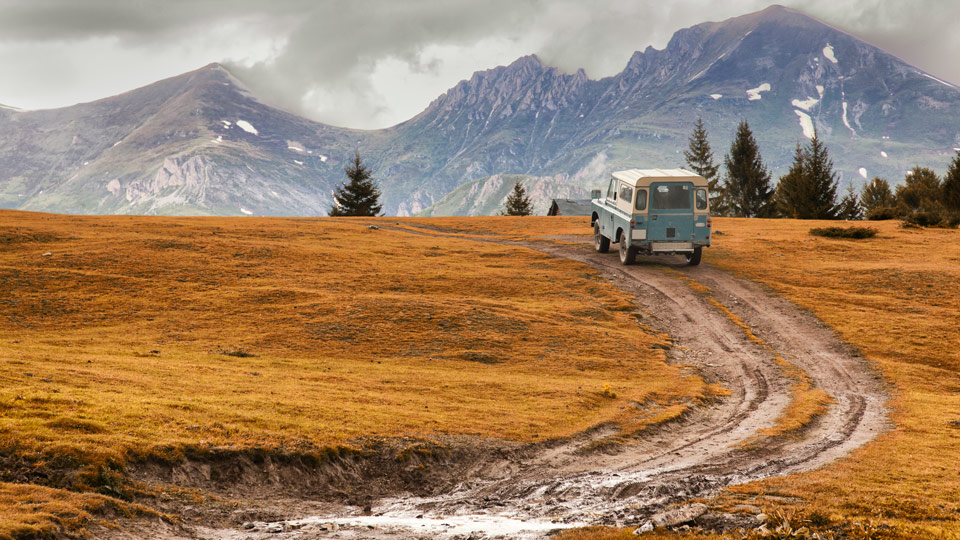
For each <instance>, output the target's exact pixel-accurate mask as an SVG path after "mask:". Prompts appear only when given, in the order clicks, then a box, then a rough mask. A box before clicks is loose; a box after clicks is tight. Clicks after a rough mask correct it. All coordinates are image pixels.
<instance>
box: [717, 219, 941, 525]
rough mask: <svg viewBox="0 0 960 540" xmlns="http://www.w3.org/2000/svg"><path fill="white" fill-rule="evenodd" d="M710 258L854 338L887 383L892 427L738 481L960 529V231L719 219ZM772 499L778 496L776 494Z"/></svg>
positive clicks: (750, 491) (875, 516)
mask: <svg viewBox="0 0 960 540" xmlns="http://www.w3.org/2000/svg"><path fill="white" fill-rule="evenodd" d="M715 223H716V225H715V227H716V229H717V230H720V231H722V232H724V233H725V234H724V235H722V236H717V237H715V239H714V240H715V241H714V247H713V248H711V249H710V250H707V252H706V256H705V260H706V261H707V262H709V263H712V264H714V265H717V266H721V267H724V268H728V269H730V270H732V271H735V272H740V273H742V274H743V275H745V276H747V277H750V278H751V279H755V280H757V281H759V282H761V283H765V284H767V285H769V286H770V287H771V288H773V289H774V290H777V291H779V292H780V293H782V294H783V295H784V296H786V297H787V298H789V299H790V300H792V301H793V302H795V303H797V304H798V305H801V306H803V307H805V308H807V309H809V310H810V311H812V312H813V313H814V314H816V315H817V316H818V317H820V318H821V319H822V320H823V321H824V322H826V323H827V324H829V325H830V326H831V327H832V328H834V329H835V330H836V331H837V332H838V334H839V335H840V337H841V338H842V339H843V340H844V341H846V342H848V343H851V344H852V345H854V346H856V347H858V348H859V349H860V350H861V352H863V353H864V355H865V356H866V358H867V359H868V360H870V361H871V362H873V363H875V364H876V365H877V367H878V368H879V370H880V372H881V373H882V374H883V376H884V378H885V379H886V380H887V381H889V382H890V383H891V391H892V393H893V394H894V396H895V399H894V400H893V402H892V403H891V405H892V406H893V407H894V415H893V421H894V422H895V424H896V428H895V429H894V430H893V431H892V432H891V433H888V434H886V435H883V436H881V437H880V438H879V439H878V440H877V441H875V442H873V443H871V444H869V445H867V446H866V447H864V448H861V449H860V450H858V451H856V452H854V453H853V455H851V456H849V457H847V458H845V459H843V460H841V461H840V462H838V463H836V464H833V465H831V466H829V467H825V468H823V469H821V470H819V471H815V472H811V473H806V474H801V475H794V476H790V477H786V478H775V479H770V480H767V481H764V482H759V483H753V484H748V485H746V486H741V487H739V488H736V489H734V490H732V491H733V493H734V496H736V497H757V496H761V495H766V496H777V497H791V498H795V502H792V503H790V504H786V503H785V502H784V501H785V500H787V499H780V498H770V499H768V500H770V501H774V500H775V501H778V502H777V504H778V505H783V506H786V507H789V508H790V509H792V510H800V511H804V512H818V513H819V514H822V515H826V516H833V518H834V520H835V521H836V520H841V519H855V520H860V521H863V522H868V521H869V522H875V523H878V524H880V525H890V526H893V527H896V528H897V530H898V531H900V534H902V536H903V537H910V538H913V537H928V538H957V537H960V466H958V465H957V463H958V460H960V450H958V448H960V292H958V291H960V231H957V230H943V229H925V230H920V229H902V228H900V227H899V225H898V223H896V222H875V223H871V226H874V227H876V228H878V229H879V231H880V233H879V235H878V236H877V237H875V238H871V239H865V240H841V239H828V238H820V237H814V236H811V235H809V234H808V231H809V229H810V228H811V227H819V226H824V225H827V224H829V223H828V222H808V221H794V220H747V219H717V220H716V221H715ZM770 504H773V503H772V502H771V503H770Z"/></svg>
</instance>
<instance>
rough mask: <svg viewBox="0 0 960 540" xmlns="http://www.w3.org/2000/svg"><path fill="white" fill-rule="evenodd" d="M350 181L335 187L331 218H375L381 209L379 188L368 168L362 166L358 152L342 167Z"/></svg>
mask: <svg viewBox="0 0 960 540" xmlns="http://www.w3.org/2000/svg"><path fill="white" fill-rule="evenodd" d="M343 171H344V172H345V173H346V174H347V178H349V179H350V181H349V182H348V183H347V184H344V185H340V186H337V187H336V189H335V191H334V194H333V202H334V205H333V207H332V208H331V209H330V215H331V216H376V215H379V214H380V211H381V210H382V209H383V207H382V206H381V205H380V202H379V201H380V188H378V187H377V183H376V182H374V180H373V179H372V178H371V176H372V173H371V171H370V169H369V168H367V167H366V166H364V165H363V163H362V161H361V159H360V151H359V150H357V151H356V153H355V154H354V157H353V161H352V162H351V163H350V164H349V165H347V166H346V167H344V169H343Z"/></svg>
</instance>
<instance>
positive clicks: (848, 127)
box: [843, 101, 857, 135]
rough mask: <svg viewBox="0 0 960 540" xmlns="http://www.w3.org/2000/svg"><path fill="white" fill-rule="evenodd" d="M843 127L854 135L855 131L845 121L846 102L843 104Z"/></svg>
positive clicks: (847, 121) (848, 122)
mask: <svg viewBox="0 0 960 540" xmlns="http://www.w3.org/2000/svg"><path fill="white" fill-rule="evenodd" d="M843 125H845V126H847V129H849V130H850V133H852V134H854V135H856V134H857V131H856V130H855V129H853V126H851V125H850V121H849V120H847V102H846V101H844V102H843Z"/></svg>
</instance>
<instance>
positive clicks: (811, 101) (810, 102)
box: [790, 97, 820, 112]
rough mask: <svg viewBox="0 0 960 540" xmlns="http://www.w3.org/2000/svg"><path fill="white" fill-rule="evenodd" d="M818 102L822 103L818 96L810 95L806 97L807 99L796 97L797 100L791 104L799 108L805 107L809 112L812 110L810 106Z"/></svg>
mask: <svg viewBox="0 0 960 540" xmlns="http://www.w3.org/2000/svg"><path fill="white" fill-rule="evenodd" d="M817 103H820V100H819V99H817V98H812V97H808V98H807V99H805V100H803V101H800V100H799V99H795V100H793V101H791V102H790V104H791V105H793V106H794V107H796V108H798V109H803V110H805V111H808V112H809V111H810V107H813V106H814V105H816V104H817Z"/></svg>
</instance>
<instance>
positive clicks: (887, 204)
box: [860, 176, 896, 215]
mask: <svg viewBox="0 0 960 540" xmlns="http://www.w3.org/2000/svg"><path fill="white" fill-rule="evenodd" d="M860 205H861V206H863V210H864V212H866V213H867V214H868V215H869V214H870V213H871V212H873V211H874V210H877V209H880V208H892V207H893V206H894V205H896V199H895V198H894V196H893V191H891V190H890V183H889V182H887V181H886V180H884V179H883V178H880V177H879V176H877V177H874V179H873V180H871V181H870V183H869V184H866V185H865V186H863V190H862V191H861V192H860Z"/></svg>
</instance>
